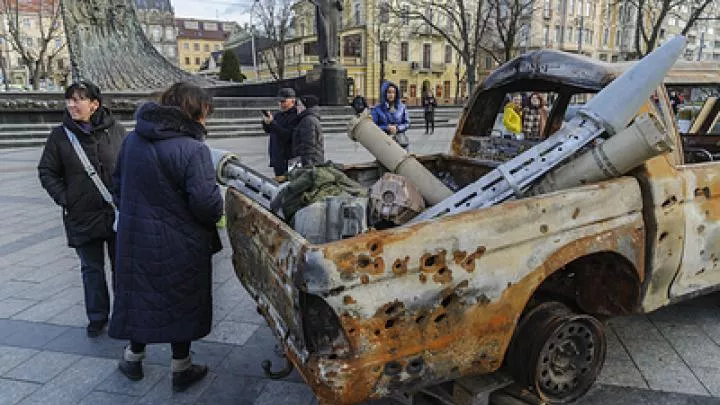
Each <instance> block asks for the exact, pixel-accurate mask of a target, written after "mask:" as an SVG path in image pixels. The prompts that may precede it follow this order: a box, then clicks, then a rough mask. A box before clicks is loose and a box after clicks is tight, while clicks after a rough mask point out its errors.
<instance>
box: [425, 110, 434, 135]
mask: <svg viewBox="0 0 720 405" xmlns="http://www.w3.org/2000/svg"><path fill="white" fill-rule="evenodd" d="M431 128H432V132H435V112H434V111H425V132H430V131H431V130H430V129H431Z"/></svg>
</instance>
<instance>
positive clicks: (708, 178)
mask: <svg viewBox="0 0 720 405" xmlns="http://www.w3.org/2000/svg"><path fill="white" fill-rule="evenodd" d="M626 66H627V65H613V64H605V63H602V62H597V61H592V60H589V59H585V58H582V57H578V56H574V55H569V54H564V53H560V52H554V51H538V52H533V53H530V54H526V55H524V56H522V57H519V58H517V59H515V60H514V61H511V62H509V63H508V64H506V65H504V66H502V67H500V68H499V69H498V70H496V71H495V72H494V73H493V74H491V75H490V76H489V77H488V78H487V79H486V80H485V81H484V82H483V84H482V85H481V86H480V87H479V88H478V89H477V91H476V92H475V93H474V94H473V96H472V97H471V98H470V100H469V102H468V104H467V106H466V108H465V111H464V113H463V116H462V117H461V120H460V122H459V124H458V127H457V130H456V134H455V136H454V139H453V140H452V145H451V154H449V155H445V154H441V155H431V156H424V157H420V158H418V159H419V160H420V161H421V163H422V164H423V165H424V166H425V167H427V168H428V169H430V171H432V172H433V173H435V174H436V175H440V174H443V175H444V176H447V175H448V174H449V175H450V176H451V177H452V180H453V181H454V182H455V183H456V184H457V185H459V186H464V185H466V184H468V183H470V182H472V181H474V180H476V179H477V178H478V177H480V176H482V175H483V174H485V173H487V172H488V171H489V170H491V169H492V168H493V167H495V166H496V165H497V162H494V161H489V160H483V159H480V158H479V157H483V156H484V155H483V153H482V150H481V149H482V148H483V145H485V141H486V140H487V139H488V137H489V136H491V133H492V131H493V126H494V125H495V122H496V121H497V119H496V118H497V117H496V115H497V112H498V111H501V109H502V105H503V102H504V100H505V96H506V95H507V94H508V93H512V92H517V91H538V92H543V91H544V92H552V93H553V98H554V100H553V107H552V110H551V111H550V115H549V124H548V125H547V126H546V128H545V135H547V134H548V133H550V132H551V131H553V130H554V129H557V128H558V127H560V125H562V120H563V117H564V116H565V112H566V109H567V107H568V105H569V104H571V102H573V100H575V99H577V98H578V95H581V94H585V95H591V94H592V93H595V92H597V91H599V90H600V89H602V88H603V87H604V86H605V85H606V84H607V83H609V82H610V81H612V80H613V79H614V78H615V77H616V76H617V75H618V74H619V73H620V72H622V71H623V69H625V68H626ZM657 94H658V95H659V101H658V102H653V101H651V100H649V101H648V103H646V105H645V107H644V109H643V110H644V111H643V112H646V113H649V114H652V115H655V116H656V117H657V118H658V119H659V120H661V121H662V123H663V124H664V126H665V129H666V130H667V131H670V132H672V134H673V136H674V137H675V138H674V139H676V140H677V142H676V148H675V150H674V151H672V152H670V153H666V154H664V155H661V156H658V157H656V158H653V159H651V160H649V161H647V162H645V163H644V164H643V165H642V166H641V167H639V168H637V169H635V170H634V171H633V172H631V173H630V174H629V175H626V176H623V177H619V178H614V179H611V180H608V181H603V182H599V183H596V184H587V185H584V186H580V187H575V188H571V189H565V190H561V191H557V192H553V193H549V194H544V195H539V196H533V197H528V198H522V199H517V200H513V201H507V202H504V203H501V204H499V205H496V206H492V207H489V208H483V209H476V210H472V211H469V212H465V213H460V214H457V215H448V216H445V217H441V218H438V219H435V220H432V221H425V222H420V223H417V224H413V225H410V226H403V227H396V228H392V229H386V230H382V231H377V230H371V231H370V232H367V233H364V234H360V235H358V236H356V237H352V238H349V239H345V240H339V241H335V242H330V243H325V244H321V245H313V244H311V243H309V242H308V241H307V240H305V239H304V238H303V237H301V236H300V235H299V234H298V233H296V232H295V231H294V230H293V229H292V227H290V226H289V225H287V224H286V223H284V222H283V221H282V220H281V219H279V218H278V217H276V216H275V215H274V214H272V213H271V212H269V211H267V210H265V209H264V208H262V207H261V206H260V205H258V204H257V203H256V202H254V201H253V200H251V199H249V198H247V197H246V196H244V195H243V194H241V193H239V192H237V191H236V190H234V189H232V188H230V189H229V190H228V193H227V217H228V232H229V236H230V240H231V243H232V248H233V263H234V267H235V270H236V273H237V276H238V278H239V279H240V281H241V282H242V284H243V285H244V286H245V288H246V289H247V291H248V292H249V293H250V294H251V295H252V297H253V298H254V299H255V301H256V302H257V306H258V310H259V311H260V313H261V314H262V315H263V316H264V317H265V319H266V320H267V322H268V324H269V325H270V327H271V328H272V330H273V331H274V333H275V334H276V336H277V338H278V340H279V342H280V343H281V344H282V346H283V348H284V350H285V353H286V354H287V356H288V358H289V359H290V360H291V361H292V363H293V364H294V365H295V367H296V368H297V370H298V371H299V372H300V374H301V375H302V377H303V378H304V380H305V381H306V382H307V384H308V385H309V386H310V387H311V388H312V390H313V392H314V393H315V395H316V396H317V397H318V399H319V401H320V403H321V404H336V405H342V404H356V403H360V402H363V401H366V400H369V399H374V398H380V397H385V396H387V395H390V394H393V393H399V392H412V391H414V390H418V389H419V388H421V387H424V386H428V385H432V384H438V383H441V382H444V381H448V380H453V379H457V378H460V377H462V376H468V375H475V374H483V373H491V372H494V371H496V370H498V369H499V368H501V367H509V368H511V369H512V368H513V367H515V369H514V371H512V370H511V371H512V374H513V376H514V377H515V378H516V379H519V380H521V381H523V382H524V383H526V384H528V385H530V386H533V387H534V388H536V390H537V391H538V394H540V396H542V397H544V398H545V399H546V400H548V401H550V402H567V401H571V400H573V399H575V398H577V397H578V396H580V395H582V394H583V393H584V392H585V391H586V390H587V388H588V387H589V385H590V384H592V382H593V381H594V379H595V377H596V375H597V372H599V369H600V367H601V366H602V362H603V361H604V355H605V351H604V350H605V349H604V335H603V332H602V323H601V322H598V321H597V319H598V318H599V319H604V318H605V317H608V316H617V315H627V314H632V313H643V312H649V311H652V310H655V309H657V308H659V307H662V306H665V305H668V304H671V303H673V302H675V301H679V300H682V299H685V298H687V297H692V296H695V295H698V294H703V293H706V292H710V291H714V290H716V289H718V287H719V286H720V162H708V163H700V164H693V165H688V164H684V162H683V151H682V143H681V142H680V141H679V139H678V138H677V137H678V134H677V129H676V125H675V122H674V119H673V118H672V113H671V111H670V104H669V100H668V97H667V94H666V92H665V89H664V87H662V86H661V87H660V88H658V92H657ZM384 171H385V170H384V169H383V168H382V167H381V166H379V165H378V164H377V163H368V164H360V165H351V166H346V167H345V173H346V174H348V175H349V176H350V177H352V178H354V179H355V180H357V181H358V182H360V183H361V184H364V185H368V186H369V185H371V184H372V183H373V182H374V181H376V180H377V179H379V178H380V177H381V176H382V174H383V172H384ZM548 303H551V305H548ZM553 305H556V307H553ZM556 343H557V344H556Z"/></svg>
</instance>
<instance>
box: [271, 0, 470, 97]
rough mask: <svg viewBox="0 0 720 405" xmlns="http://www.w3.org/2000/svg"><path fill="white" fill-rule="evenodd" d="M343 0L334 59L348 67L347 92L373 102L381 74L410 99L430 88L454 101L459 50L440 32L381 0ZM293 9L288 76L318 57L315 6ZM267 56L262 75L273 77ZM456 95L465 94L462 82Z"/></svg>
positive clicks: (303, 4)
mask: <svg viewBox="0 0 720 405" xmlns="http://www.w3.org/2000/svg"><path fill="white" fill-rule="evenodd" d="M343 3H344V4H343V11H342V14H341V24H340V29H339V31H340V43H339V47H338V48H339V55H338V60H339V61H340V62H341V63H342V65H343V66H344V67H345V68H346V69H347V71H348V77H349V79H350V83H349V88H348V94H349V95H350V96H351V97H352V96H355V95H362V96H364V97H366V98H367V99H368V101H369V102H376V101H377V100H378V96H379V94H378V93H379V88H380V83H381V81H382V80H383V79H384V80H390V81H392V82H394V83H395V84H397V85H398V87H399V88H400V91H401V94H402V96H403V98H404V99H405V101H406V102H407V103H408V104H410V105H419V104H420V102H421V99H422V93H423V89H426V90H427V89H430V90H432V91H433V94H434V95H435V97H437V99H438V102H440V103H453V102H455V95H456V89H458V82H457V77H456V69H457V63H456V62H457V53H456V52H455V50H454V49H452V47H451V46H450V45H448V44H447V43H446V42H445V40H444V39H443V37H442V36H441V35H440V34H438V33H436V32H433V31H432V30H430V29H429V27H418V25H417V24H409V21H403V19H402V18H401V17H399V16H395V15H393V14H392V13H390V12H388V11H387V10H383V9H382V7H381V3H380V2H379V0H344V2H343ZM294 14H295V18H294V22H293V27H292V31H291V36H292V37H291V39H290V40H289V41H288V42H287V43H286V45H285V77H286V78H289V77H296V76H301V75H304V74H306V73H307V72H308V71H310V70H312V68H313V67H314V66H316V65H317V64H318V63H319V61H318V56H317V37H316V28H315V8H314V6H313V5H312V4H311V3H309V2H298V3H296V4H295V5H294ZM268 58H270V59H271V58H272V55H271V52H269V51H268V50H267V49H265V50H260V55H259V59H260V61H259V62H258V70H259V75H260V79H261V80H271V79H272V75H271V74H270V71H269V69H268V68H267V62H266V59H268ZM272 63H273V62H272V61H271V62H270V64H271V65H272ZM458 96H459V97H465V96H466V90H465V85H464V83H463V82H461V83H460V86H459V91H458Z"/></svg>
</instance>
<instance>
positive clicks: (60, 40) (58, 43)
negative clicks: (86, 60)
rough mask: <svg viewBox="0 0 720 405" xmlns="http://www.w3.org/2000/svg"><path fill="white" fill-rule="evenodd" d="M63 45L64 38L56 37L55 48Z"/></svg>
mask: <svg viewBox="0 0 720 405" xmlns="http://www.w3.org/2000/svg"><path fill="white" fill-rule="evenodd" d="M62 45H63V43H62V38H55V49H60V48H61V47H62Z"/></svg>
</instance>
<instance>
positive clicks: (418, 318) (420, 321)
mask: <svg viewBox="0 0 720 405" xmlns="http://www.w3.org/2000/svg"><path fill="white" fill-rule="evenodd" d="M424 320H425V315H420V316H418V317H417V318H415V323H422V321H424Z"/></svg>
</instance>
